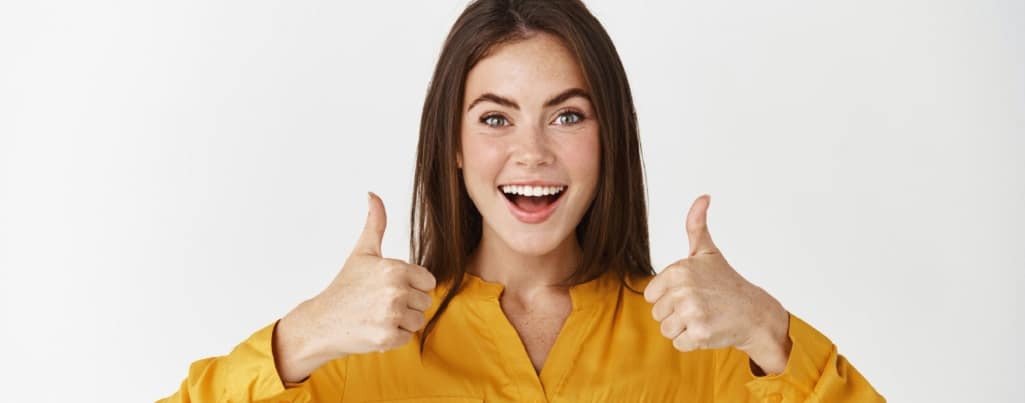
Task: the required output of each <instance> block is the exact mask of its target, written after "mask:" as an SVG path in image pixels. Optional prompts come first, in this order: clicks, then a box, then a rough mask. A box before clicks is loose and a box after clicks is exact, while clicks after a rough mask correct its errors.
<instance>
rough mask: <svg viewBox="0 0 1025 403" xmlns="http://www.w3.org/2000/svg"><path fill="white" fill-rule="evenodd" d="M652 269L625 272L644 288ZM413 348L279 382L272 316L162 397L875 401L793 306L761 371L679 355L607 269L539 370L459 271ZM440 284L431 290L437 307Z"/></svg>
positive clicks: (351, 359)
mask: <svg viewBox="0 0 1025 403" xmlns="http://www.w3.org/2000/svg"><path fill="white" fill-rule="evenodd" d="M650 280H651V277H646V278H640V279H630V280H629V283H630V285H631V286H632V287H633V288H634V289H636V290H641V291H643V290H644V286H645V285H647V283H648V281H650ZM463 284H464V286H463V289H462V290H460V292H459V294H458V295H456V296H455V297H454V298H453V299H452V301H451V302H450V303H449V307H448V308H447V309H446V311H445V312H443V313H442V315H441V316H440V318H439V320H438V322H437V323H436V325H435V328H434V329H433V330H432V334H431V335H430V337H429V338H428V343H427V346H426V348H425V350H424V354H423V356H422V357H421V355H420V352H419V342H418V341H419V339H420V337H421V336H422V333H421V332H417V333H416V335H415V337H414V340H413V341H411V342H410V343H408V344H406V345H405V346H403V347H401V348H398V349H395V350H390V351H386V352H383V353H369V354H359V355H350V356H347V357H344V358H340V359H337V360H334V361H331V362H329V363H327V364H325V365H323V366H321V367H320V368H318V369H317V370H316V371H314V372H313V374H311V375H310V377H309V378H307V379H305V380H304V381H302V382H301V383H283V382H282V380H281V378H280V377H279V376H278V373H277V370H276V368H275V364H274V355H273V353H272V350H271V346H272V344H271V340H272V336H273V334H274V326H276V325H277V322H276V321H275V322H274V323H272V324H269V325H267V326H266V327H264V328H263V329H260V330H258V331H257V332H256V333H253V334H252V336H250V337H249V338H248V339H247V340H245V341H243V342H242V343H241V344H239V345H238V346H237V347H235V348H234V349H233V350H232V351H231V353H230V354H228V355H225V356H219V357H209V358H204V359H201V360H199V361H196V362H194V363H192V365H191V366H190V367H189V373H188V377H187V378H186V379H185V380H184V381H183V382H182V384H181V387H180V388H179V389H178V391H176V392H175V393H174V394H173V395H172V396H170V397H168V398H166V399H163V400H161V401H164V402H248V401H261V402H432V403H446V402H451V403H455V402H465V403H470V402H658V403H664V402H883V401H885V399H884V398H883V397H882V396H881V395H879V394H878V393H877V392H876V391H875V390H874V389H873V388H872V386H871V385H870V384H869V383H868V381H866V380H865V378H864V377H863V376H862V375H861V374H860V373H858V371H857V370H855V369H854V367H853V366H852V365H851V364H850V363H849V362H848V361H847V360H846V359H845V358H844V357H843V356H841V355H839V354H838V353H837V350H836V346H834V345H833V343H832V342H831V341H830V340H829V339H828V338H826V336H824V335H822V334H821V333H819V332H818V331H817V330H815V329H814V328H812V327H811V326H810V325H808V324H807V323H805V322H804V321H802V320H801V319H799V318H798V317H797V316H794V315H793V314H791V315H790V329H789V335H790V339H791V340H792V342H793V349H792V350H791V353H790V358H789V361H788V362H787V365H786V369H785V370H784V371H783V372H782V373H780V374H774V375H769V376H762V377H758V376H755V375H754V374H753V373H752V370H751V366H750V364H749V359H748V356H747V355H746V354H744V353H743V352H741V351H739V350H737V349H734V348H723V349H715V350H698V351H692V352H686V353H684V352H680V351H678V350H676V349H674V348H673V346H672V342H671V341H670V340H669V339H667V338H666V337H664V336H662V334H661V332H660V330H659V323H658V322H656V321H655V320H654V319H653V318H652V315H651V304H650V303H648V302H647V301H645V300H644V296H643V295H638V294H635V293H633V292H631V291H630V290H627V289H625V288H622V287H621V286H620V284H619V281H618V279H616V278H615V276H614V275H612V274H611V272H610V273H609V274H606V275H604V276H602V277H599V278H597V279H595V280H592V281H589V282H586V283H582V284H579V285H576V286H573V287H572V288H570V298H571V300H572V305H573V309H572V312H571V313H570V315H569V316H568V317H567V319H566V322H565V323H564V324H563V327H562V330H561V331H560V333H559V335H558V337H557V339H556V341H555V344H554V345H553V346H552V348H551V350H550V352H549V353H548V356H547V358H546V359H545V362H544V364H543V366H542V369H541V373H540V374H537V372H536V371H535V370H534V366H533V364H531V361H530V358H529V357H528V355H527V352H526V349H525V348H524V347H523V343H522V342H521V341H520V338H519V336H518V334H517V332H516V329H515V328H514V327H513V326H512V325H511V324H510V322H509V321H508V319H507V318H506V316H505V314H504V313H503V311H502V308H501V306H500V304H499V295H501V293H502V290H503V286H502V285H501V284H498V283H492V282H488V281H485V280H483V279H481V278H480V277H477V276H474V275H472V274H469V273H467V274H466V276H465V277H464V280H463ZM444 291H445V287H444V286H439V287H437V288H435V290H434V291H433V292H432V297H433V298H434V304H433V305H432V307H431V308H430V309H429V310H428V311H427V315H428V317H430V316H431V315H433V313H434V310H436V309H437V306H438V304H439V302H440V300H441V298H442V297H444Z"/></svg>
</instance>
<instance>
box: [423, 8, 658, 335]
mask: <svg viewBox="0 0 1025 403" xmlns="http://www.w3.org/2000/svg"><path fill="white" fill-rule="evenodd" d="M535 32H546V33H549V34H552V35H554V36H556V37H558V38H560V39H561V40H562V42H563V44H564V45H565V46H566V47H567V48H568V49H569V50H570V52H571V53H573V54H574V55H575V56H576V58H577V60H578V61H579V63H580V67H581V70H582V71H583V74H584V78H585V80H586V81H587V84H588V86H589V87H590V90H591V102H592V103H593V105H594V108H595V118H596V119H597V121H598V125H599V132H600V134H599V137H600V142H601V160H600V171H599V178H598V184H597V190H596V194H595V198H594V200H593V202H592V203H591V206H590V207H589V208H588V210H587V212H586V213H585V214H584V216H583V218H582V219H581V220H580V223H579V224H577V227H576V231H575V235H576V237H577V241H578V242H579V243H580V247H581V249H582V252H583V261H582V262H581V265H580V266H579V267H578V268H577V269H576V270H575V271H574V272H573V274H572V275H571V276H570V277H569V278H567V279H566V281H565V283H567V284H576V283H581V282H585V281H588V280H591V279H594V278H596V277H598V276H600V275H602V274H603V273H605V272H606V271H608V270H613V271H615V272H616V274H617V277H618V278H619V280H620V282H621V283H622V284H623V285H625V286H626V287H627V288H629V289H630V290H631V291H633V292H636V293H640V291H638V290H634V289H632V288H631V287H630V286H629V285H628V284H627V283H626V277H627V276H629V275H642V276H643V275H654V274H655V271H654V270H653V269H652V267H651V256H650V252H649V245H648V216H647V209H646V202H645V185H644V167H643V162H642V161H641V149H640V141H639V139H638V136H637V116H636V113H635V111H634V105H633V97H632V96H631V95H630V85H629V84H628V83H627V79H626V72H625V71H624V69H623V64H622V62H620V60H619V54H618V53H617V52H616V48H615V46H614V45H613V44H612V40H611V39H610V38H609V36H608V34H607V33H606V32H605V29H604V28H603V27H602V26H601V24H600V23H599V22H598V20H597V19H596V18H595V17H594V16H593V15H591V13H590V11H588V10H587V7H586V6H584V4H583V3H581V2H580V1H577V0H519V1H517V0H479V1H474V2H473V3H471V4H470V5H468V6H467V7H466V10H464V11H463V13H462V15H460V16H459V18H458V19H457V20H456V22H455V25H454V26H453V27H452V30H451V31H450V32H449V34H448V38H447V39H446V40H445V44H444V47H443V48H442V50H441V56H440V57H439V60H438V64H437V66H436V68H435V70H434V77H433V78H432V79H431V82H430V85H429V87H428V90H427V98H426V99H425V100H424V107H423V114H422V115H421V119H420V141H419V144H418V145H417V156H416V173H415V174H414V179H413V206H412V212H411V214H410V238H409V239H410V240H409V242H410V255H411V256H410V260H411V262H412V263H415V264H418V265H421V266H424V267H426V268H427V269H428V270H430V271H431V273H433V274H434V276H435V278H436V279H437V280H438V284H445V283H448V284H451V287H449V289H448V291H447V294H446V295H445V297H444V299H442V302H441V304H440V305H439V307H438V310H437V311H436V313H435V315H434V316H432V317H431V318H430V320H429V321H428V322H427V325H426V327H425V328H424V334H423V338H422V339H421V341H422V342H421V344H420V351H421V352H422V351H423V348H424V345H425V344H426V339H427V335H428V334H429V333H430V331H431V329H432V328H433V327H434V325H435V323H436V322H437V319H438V317H439V316H440V315H441V313H442V312H443V311H444V310H445V308H446V307H447V306H448V304H449V301H451V300H452V298H453V297H454V296H455V295H456V293H458V292H459V289H460V286H461V285H462V282H463V276H464V274H465V265H466V263H467V261H468V258H469V256H470V254H471V253H472V252H473V250H474V249H475V248H476V247H477V245H478V244H479V243H480V238H481V226H482V222H481V215H480V212H479V211H478V210H477V208H476V206H474V204H473V201H472V200H470V197H469V195H468V194H467V192H466V188H465V185H464V184H463V178H462V171H460V170H459V169H458V167H457V165H456V151H457V150H459V149H460V128H461V125H460V122H461V119H462V105H463V102H464V100H463V92H464V90H465V82H466V76H467V74H468V73H469V71H470V69H472V68H473V66H474V65H476V64H477V62H478V61H480V60H481V59H482V58H484V57H485V56H487V54H488V52H489V51H490V50H491V49H493V48H494V47H495V46H496V45H498V44H503V43H507V42H511V41H516V40H522V39H525V38H527V37H529V35H531V34H532V33H535Z"/></svg>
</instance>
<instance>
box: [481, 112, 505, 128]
mask: <svg viewBox="0 0 1025 403" xmlns="http://www.w3.org/2000/svg"><path fill="white" fill-rule="evenodd" d="M480 122H481V123H483V124H486V125H488V126H491V127H502V126H505V124H506V120H505V118H504V117H502V115H487V116H484V117H482V118H480Z"/></svg>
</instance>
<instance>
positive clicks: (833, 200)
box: [0, 0, 1025, 402]
mask: <svg viewBox="0 0 1025 403" xmlns="http://www.w3.org/2000/svg"><path fill="white" fill-rule="evenodd" d="M391 3H392V2H360V3H356V2H351V3H341V2H284V1H281V2H269V1H234V2H216V3H215V2H207V1H178V2H140V1H92V2H78V1H38V2H37V1H33V2H24V1H13V0H4V1H3V2H2V3H0V314H2V316H0V351H2V358H0V389H2V390H3V392H2V394H0V396H2V397H0V400H4V401H71V400H74V401H80V400H84V401H125V402H127V401H152V400H155V399H157V398H160V397H164V396H166V395H169V394H171V393H172V392H174V391H175V389H176V388H177V387H178V386H179V384H180V382H181V380H182V379H183V378H184V377H185V375H186V371H187V369H188V365H189V363H191V362H192V361H195V360H197V359H200V358H203V357H206V356H212V355H221V354H227V353H228V352H229V351H230V350H231V348H232V347H233V346H235V345H236V344H237V343H239V342H241V341H242V340H244V339H245V338H246V337H248V336H249V335H250V334H251V333H252V332H254V331H255V330H257V329H259V328H261V327H263V326H265V325H267V324H269V323H271V322H272V321H273V320H274V319H276V318H277V317H280V316H281V315H284V314H285V313H287V312H288V311H289V310H290V309H291V308H292V307H293V306H294V305H295V304H297V303H298V302H300V301H302V300H303V299H305V298H308V297H311V296H313V295H314V294H316V293H317V292H319V291H320V290H321V289H322V288H323V287H324V286H326V285H327V283H328V282H329V281H330V279H331V278H332V277H333V276H334V275H335V273H336V271H337V270H338V268H339V267H340V265H341V263H342V261H343V260H344V259H345V257H346V256H347V255H348V253H349V250H350V248H351V246H352V243H353V241H354V240H355V238H356V236H357V234H358V232H359V230H360V228H361V226H362V224H363V219H364V217H365V215H366V191H367V190H374V191H376V192H378V193H379V194H380V195H381V196H382V197H383V199H384V200H385V204H386V206H387V208H388V212H389V214H390V217H389V218H390V222H389V227H388V233H387V235H386V238H385V245H384V251H385V254H386V255H389V256H391V257H397V258H407V257H408V249H407V240H408V219H409V217H408V215H409V204H410V187H411V178H412V173H413V165H412V164H413V156H414V153H415V147H416V139H417V130H418V125H419V119H420V108H421V106H422V102H423V96H424V94H425V91H426V87H427V82H428V80H429V78H430V74H431V71H432V69H433V66H434V63H435V61H436V58H437V54H438V51H439V49H440V47H441V44H442V41H443V40H444V37H445V35H446V33H447V31H448V29H449V27H451V25H452V23H453V22H454V21H455V18H456V16H457V15H458V14H459V13H460V12H461V10H462V8H463V6H464V5H465V2H464V1H463V0H455V1H447V2H438V1H431V2H420V1H405V2H402V5H401V6H395V5H393V4H391ZM589 4H590V7H591V9H592V11H593V12H594V13H595V14H596V15H597V16H598V18H599V19H600V20H601V21H602V22H603V24H604V25H605V27H606V28H607V30H608V31H609V32H610V34H611V36H612V38H613V39H614V41H615V43H616V45H617V47H618V49H619V51H620V54H621V56H622V58H623V62H624V64H625V66H626V69H627V73H628V75H629V77H630V80H631V81H630V82H631V85H632V87H633V90H634V97H635V102H636V105H637V108H638V115H639V119H640V124H641V136H642V146H643V150H644V157H645V162H646V168H647V175H648V180H649V196H650V201H649V203H650V222H651V238H652V255H653V260H654V263H655V264H656V266H657V268H658V269H661V268H662V267H664V266H665V265H667V264H669V263H671V262H672V261H673V260H676V259H677V258H681V257H684V256H685V255H686V254H687V252H688V250H687V240H686V235H685V232H684V216H685V214H686V212H687V209H688V207H689V206H690V204H691V202H692V201H693V200H694V199H695V198H696V197H697V196H698V195H700V194H701V193H704V192H707V193H710V194H711V195H712V204H711V208H710V210H709V225H710V229H711V231H712V234H713V237H714V239H715V241H716V242H717V244H718V245H719V246H720V248H721V249H722V250H723V252H724V253H725V255H726V257H727V259H728V260H729V261H730V262H731V263H732V264H733V265H734V267H736V268H737V269H738V270H739V271H740V272H741V273H742V274H743V275H744V276H746V277H747V278H748V279H749V280H751V281H752V282H754V283H756V284H758V285H760V286H762V287H764V288H765V289H767V290H768V291H769V292H770V293H772V294H773V295H775V296H776V297H777V298H778V299H780V300H781V301H782V302H783V303H784V305H785V306H786V307H787V308H789V309H790V310H791V311H792V312H794V313H795V314H797V315H799V316H801V317H803V318H805V319H806V320H807V321H808V322H810V323H811V324H812V325H814V326H815V327H816V328H818V329H820V330H821V331H822V332H823V333H825V334H826V335H827V336H829V337H830V338H831V339H832V340H833V341H834V342H836V344H837V345H838V346H839V348H840V352H841V353H842V354H844V355H845V356H846V357H847V358H849V359H850V361H851V362H852V363H853V364H854V365H855V367H856V368H857V369H858V370H860V371H861V372H862V373H863V374H864V375H865V376H866V377H867V378H868V379H869V380H870V381H871V382H872V384H873V385H874V386H875V387H876V388H877V389H878V390H879V391H880V392H881V393H883V394H884V395H885V396H886V397H887V398H888V399H890V400H891V401H894V402H960V401H978V402H1012V401H1020V400H1018V399H1020V396H1022V394H1023V393H1025V383H1022V382H1021V379H1022V377H1023V375H1025V373H1023V368H1025V366H1023V365H1022V362H1025V354H1023V348H1022V344H1021V342H1020V340H1021V339H1022V338H1023V337H1025V333H1023V331H1022V327H1023V317H1025V315H1023V309H1022V305H1023V304H1022V298H1021V297H1020V296H1019V293H1020V292H1022V285H1023V282H1025V281H1023V280H1025V275H1023V272H1025V242H1023V241H1025V178H1023V174H1025V162H1023V159H1022V154H1023V151H1025V140H1023V136H1025V4H1023V3H1022V2H1021V1H1014V2H1012V1H969V0H964V1H924V0H922V1H898V2H894V1H875V0H874V1H857V2H854V1H849V2H818V1H772V2H764V1H731V2H675V1H673V2H670V1H664V2H649V3H644V4H643V5H641V4H636V3H634V2H629V3H628V2H622V1H592V2H590V3H589ZM667 342H668V341H667Z"/></svg>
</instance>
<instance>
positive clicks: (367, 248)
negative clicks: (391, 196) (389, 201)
mask: <svg viewBox="0 0 1025 403" xmlns="http://www.w3.org/2000/svg"><path fill="white" fill-rule="evenodd" d="M367 202H368V206H367V222H366V224H364V225H363V233H361V234H360V236H359V240H358V241H356V248H355V250H354V251H353V252H355V253H361V254H365V255H373V256H381V241H382V240H383V239H384V228H385V227H386V226H387V224H388V215H387V214H385V212H384V202H382V201H381V198H380V197H378V196H377V195H376V194H374V192H367Z"/></svg>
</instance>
